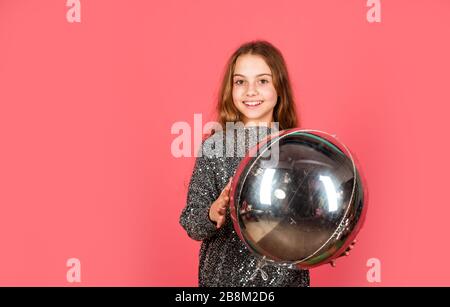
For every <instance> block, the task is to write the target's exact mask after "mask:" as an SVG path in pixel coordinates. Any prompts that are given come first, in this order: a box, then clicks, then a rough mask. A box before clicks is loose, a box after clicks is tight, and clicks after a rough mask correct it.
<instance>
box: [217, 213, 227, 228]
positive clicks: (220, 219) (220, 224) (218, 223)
mask: <svg viewBox="0 0 450 307" xmlns="http://www.w3.org/2000/svg"><path fill="white" fill-rule="evenodd" d="M224 222H225V217H224V216H221V217H219V218H218V219H217V228H220V227H222V225H223V223H224Z"/></svg>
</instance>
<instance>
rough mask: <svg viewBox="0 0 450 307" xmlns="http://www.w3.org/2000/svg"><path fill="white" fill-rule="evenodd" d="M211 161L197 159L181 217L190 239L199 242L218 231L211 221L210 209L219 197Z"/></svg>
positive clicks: (208, 159) (181, 222)
mask: <svg viewBox="0 0 450 307" xmlns="http://www.w3.org/2000/svg"><path fill="white" fill-rule="evenodd" d="M203 144H204V143H203ZM203 144H202V147H201V149H200V150H202V149H203ZM211 159H212V158H208V157H207V156H205V155H204V154H203V155H202V156H199V157H197V159H196V161H195V165H194V170H193V171H192V177H191V180H190V182H189V189H188V194H187V204H186V206H185V208H184V209H183V211H182V212H181V216H180V224H181V226H182V227H183V228H184V229H185V230H186V232H187V234H188V235H189V237H191V238H192V239H194V240H197V241H202V240H205V239H208V238H210V237H212V236H213V235H214V234H215V233H216V231H217V229H216V225H215V224H214V223H213V222H212V221H211V220H210V219H209V208H210V207H211V205H212V203H213V202H214V201H215V200H216V199H217V197H218V196H219V195H218V193H217V190H216V188H215V183H214V178H215V177H214V169H213V165H212V163H211V162H212V160H211Z"/></svg>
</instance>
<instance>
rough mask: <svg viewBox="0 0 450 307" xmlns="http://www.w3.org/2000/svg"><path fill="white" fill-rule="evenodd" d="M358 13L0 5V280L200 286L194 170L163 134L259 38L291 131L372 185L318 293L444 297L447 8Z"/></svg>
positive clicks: (434, 5)
mask: <svg viewBox="0 0 450 307" xmlns="http://www.w3.org/2000/svg"><path fill="white" fill-rule="evenodd" d="M366 2H367V1H366V0H346V1H332V0H322V1H261V0H259V1H234V0H233V1H230V0H227V1H207V0H195V1H167V0H166V1H144V0H142V1H131V2H126V1H111V0H109V1H106V0H103V1H100V0H96V1H84V0H81V23H76V22H75V23H69V22H68V21H67V20H66V12H67V11H68V9H69V8H68V7H66V5H65V4H66V1H65V0H52V1H25V0H22V1H15V0H14V1H13V0H10V1H6V0H0V144H1V145H0V146H1V150H0V158H1V159H0V206H1V207H0V208H1V213H0V244H1V251H0V285H41V286H45V285H62V286H66V285H83V286H96V285H99V286H100V285H101V286H109V285H127V286H132V285H147V286H195V285H196V284H197V270H198V248H199V243H198V242H195V241H192V240H191V239H189V238H188V236H187V234H186V233H185V231H184V230H183V229H182V228H181V226H180V225H179V223H178V219H179V215H180V212H181V210H182V209H183V207H184V205H185V202H186V192H187V185H188V183H189V178H190V175H191V171H192V167H193V163H194V158H178V159H177V158H174V157H173V156H172V154H171V143H172V141H173V140H174V139H175V137H176V135H173V134H171V126H172V125H173V124H174V123H175V122H177V121H186V122H188V123H189V124H191V125H193V119H194V114H202V115H203V122H206V121H208V120H212V119H214V117H213V116H214V107H215V101H216V95H217V91H218V88H219V83H220V80H221V76H222V73H223V70H224V67H225V62H226V60H227V59H228V57H229V56H230V54H231V53H232V52H233V51H234V49H235V48H237V47H238V46H239V45H240V44H241V43H243V42H246V41H249V40H253V39H266V40H268V41H270V42H272V43H273V44H275V45H276V46H277V47H278V48H279V49H280V50H281V51H282V52H283V54H284V56H285V59H286V61H287V64H288V69H289V71H290V74H291V77H292V82H293V86H294V92H295V96H296V99H297V106H298V110H299V115H300V119H301V127H303V128H309V129H317V130H323V131H326V132H329V133H332V134H336V135H337V137H338V138H339V139H340V140H341V141H342V142H343V143H344V144H346V145H347V146H348V147H349V148H350V149H351V150H352V152H354V153H355V154H356V156H357V158H358V160H359V161H360V163H361V165H362V167H363V172H364V175H365V177H366V179H367V183H368V187H369V193H370V203H369V211H368V215H367V219H366V224H365V226H364V227H363V229H362V231H361V233H360V235H359V237H358V243H357V244H356V246H355V249H354V250H353V251H352V253H351V255H350V256H349V257H345V258H341V259H340V260H339V261H338V262H337V267H336V268H332V267H331V266H322V267H320V268H316V269H313V270H312V271H311V285H312V286H331V285H338V286H341V285H357V286H372V285H381V286H394V285H447V286H448V285H450V266H449V265H448V263H447V262H448V261H447V259H449V258H450V247H449V246H448V245H447V242H448V238H447V234H448V232H449V222H448V216H449V214H450V207H449V200H448V198H447V196H446V193H447V190H448V189H449V188H448V186H447V185H448V178H447V177H448V174H449V173H450V167H449V163H448V156H449V150H448V149H449V145H448V143H447V141H446V140H447V139H448V137H447V132H448V131H449V128H450V125H449V119H448V115H449V111H450V107H449V103H450V92H449V90H448V89H449V77H450V76H449V71H450V59H449V57H448V55H449V54H450V43H449V37H450V3H449V2H448V1H444V0H433V1H425V0H420V1H419V0H415V1H412V0H410V1H406V0H398V1H381V18H382V19H381V23H369V22H368V21H367V19H366V13H367V11H368V10H369V8H368V7H367V6H366ZM194 150H195V149H194V148H193V150H192V151H193V152H194ZM69 258H78V259H79V260H80V261H81V283H79V284H77V283H74V284H70V283H69V282H68V281H67V280H66V272H67V271H68V269H69V268H68V267H67V266H66V261H67V260H68V259H69ZM370 258H377V259H379V260H380V262H381V283H369V282H368V280H367V278H366V274H367V271H368V270H369V269H370V268H369V267H368V266H367V261H368V259H370Z"/></svg>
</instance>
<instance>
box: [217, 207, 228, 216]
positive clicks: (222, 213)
mask: <svg viewBox="0 0 450 307" xmlns="http://www.w3.org/2000/svg"><path fill="white" fill-rule="evenodd" d="M225 212H226V209H225V208H218V209H217V213H219V214H220V215H225Z"/></svg>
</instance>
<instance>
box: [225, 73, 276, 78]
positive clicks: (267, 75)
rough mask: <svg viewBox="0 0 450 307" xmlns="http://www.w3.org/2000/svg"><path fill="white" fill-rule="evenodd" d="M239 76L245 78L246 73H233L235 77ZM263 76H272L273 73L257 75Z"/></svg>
mask: <svg viewBox="0 0 450 307" xmlns="http://www.w3.org/2000/svg"><path fill="white" fill-rule="evenodd" d="M237 76H239V77H244V78H245V76H244V75H241V74H233V77H237ZM261 76H271V77H272V74H259V75H256V77H261Z"/></svg>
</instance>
